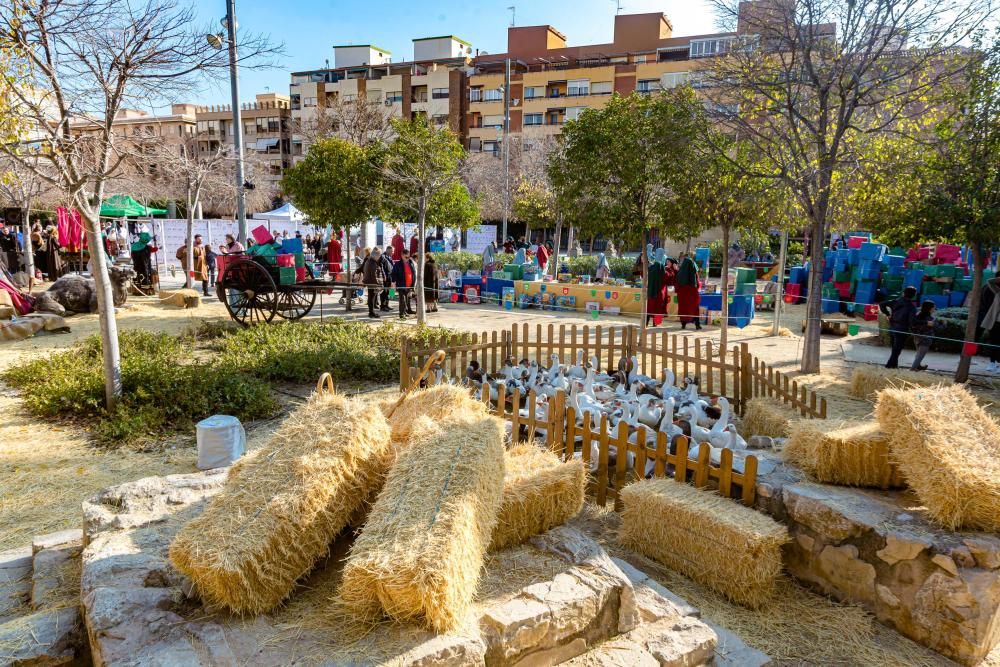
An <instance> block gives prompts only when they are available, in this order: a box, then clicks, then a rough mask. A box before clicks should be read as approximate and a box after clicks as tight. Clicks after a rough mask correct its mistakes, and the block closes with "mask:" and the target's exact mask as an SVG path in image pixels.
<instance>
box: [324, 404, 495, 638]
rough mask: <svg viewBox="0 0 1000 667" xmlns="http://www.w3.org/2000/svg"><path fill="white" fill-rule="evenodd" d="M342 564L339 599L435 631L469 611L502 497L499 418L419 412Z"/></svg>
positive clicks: (353, 609)
mask: <svg viewBox="0 0 1000 667" xmlns="http://www.w3.org/2000/svg"><path fill="white" fill-rule="evenodd" d="M412 426H413V428H412V433H411V437H410V445H409V447H407V448H406V449H405V450H403V451H402V452H401V453H400V455H399V458H398V459H397V461H396V463H395V465H393V467H392V469H391V470H390V472H389V475H388V478H387V479H386V482H385V486H384V487H383V489H382V492H381V493H380V494H379V496H378V499H377V500H376V501H375V505H374V506H373V507H372V510H371V513H370V514H369V515H368V521H367V522H366V523H365V527H364V528H363V529H362V531H361V535H360V536H359V537H358V538H357V540H356V541H355V543H354V545H353V546H352V548H351V552H350V555H349V556H348V558H347V561H346V563H345V565H344V577H343V583H342V585H341V589H340V602H341V604H342V605H343V607H344V608H345V609H346V610H347V611H348V612H350V613H352V614H354V615H355V616H357V617H359V618H361V619H362V620H364V621H367V622H375V621H377V620H378V618H379V617H380V616H381V615H382V614H385V615H388V616H390V617H392V618H395V619H397V620H402V621H411V620H412V621H418V622H421V623H423V624H424V625H426V626H427V627H429V628H430V629H432V630H434V631H437V632H446V631H448V630H449V629H452V628H454V627H455V626H456V625H457V624H458V623H459V622H460V621H461V620H462V619H463V617H464V616H465V615H466V613H467V612H468V611H469V608H470V606H471V604H472V601H473V597H474V596H475V593H476V587H477V584H478V581H479V575H480V570H481V569H482V566H483V558H484V556H485V554H486V550H487V547H488V545H489V542H490V536H491V535H492V533H493V527H494V526H495V524H496V519H497V512H498V510H499V509H500V503H501V500H502V496H503V432H504V431H503V424H502V423H501V422H500V421H499V420H498V419H495V418H493V417H489V416H483V415H469V414H468V413H458V414H453V415H450V418H449V420H448V421H446V422H444V423H438V422H434V421H432V420H430V419H428V418H427V417H418V418H417V419H416V420H415V423H414V424H413V425H412Z"/></svg>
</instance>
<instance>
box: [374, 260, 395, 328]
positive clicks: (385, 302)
mask: <svg viewBox="0 0 1000 667" xmlns="http://www.w3.org/2000/svg"><path fill="white" fill-rule="evenodd" d="M391 253H392V246H386V247H385V252H383V253H382V258H381V259H380V262H381V266H382V273H383V275H384V278H383V280H382V294H381V295H379V307H378V309H379V310H380V311H382V312H383V313H388V312H389V311H390V310H392V309H391V308H389V288H390V287H392V267H393V266H394V264H393V261H392V260H391V259H389V256H390V254H391Z"/></svg>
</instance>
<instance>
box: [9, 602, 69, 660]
mask: <svg viewBox="0 0 1000 667" xmlns="http://www.w3.org/2000/svg"><path fill="white" fill-rule="evenodd" d="M82 642H83V635H82V626H81V623H80V610H79V609H78V608H77V607H67V608H64V609H54V610H46V611H40V612H36V613H34V614H31V615H29V616H23V617H21V618H17V619H14V620H12V621H8V622H6V623H4V624H3V625H0V651H2V652H3V654H2V655H0V660H2V661H3V664H4V665H8V664H9V665H31V666H32V667H49V666H51V665H66V664H70V663H72V662H74V661H75V660H76V658H77V647H78V646H80V645H81V644H82Z"/></svg>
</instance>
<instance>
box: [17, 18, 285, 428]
mask: <svg viewBox="0 0 1000 667" xmlns="http://www.w3.org/2000/svg"><path fill="white" fill-rule="evenodd" d="M212 31H213V30H212V29H211V28H210V27H209V26H203V28H202V29H200V30H199V29H198V27H197V22H196V15H195V12H194V9H193V6H191V5H187V4H181V2H180V0H136V1H135V2H121V1H120V0H39V1H38V2H4V3H2V4H0V41H2V42H4V43H5V44H6V46H7V48H9V49H10V50H11V51H12V52H13V53H14V57H15V60H16V66H17V67H18V74H19V76H6V75H7V74H8V73H7V72H5V73H4V74H5V76H0V98H4V99H8V100H12V103H13V105H14V106H15V107H16V108H17V110H18V112H19V114H21V115H22V117H24V118H27V119H28V120H29V122H30V124H31V125H32V129H33V131H34V132H35V133H37V135H38V136H39V139H38V142H37V143H40V144H41V145H42V150H41V151H39V152H38V154H37V155H38V157H40V158H41V160H40V161H38V162H36V160H35V158H34V157H32V158H30V159H27V158H26V157H25V155H24V151H23V148H22V146H20V145H19V144H16V143H15V144H11V143H4V144H3V145H2V146H0V151H2V152H3V153H5V154H6V155H7V156H8V157H10V158H11V159H13V160H15V161H19V162H21V164H23V165H24V166H25V167H26V168H28V169H30V170H32V171H34V172H35V173H36V174H38V175H39V176H40V177H42V178H43V179H44V180H46V181H48V182H49V183H50V184H51V185H52V186H53V187H56V188H58V189H60V190H61V191H63V192H64V193H65V194H66V197H67V199H68V200H69V201H70V202H71V204H72V205H73V206H74V207H75V208H77V209H78V210H79V211H80V214H81V216H82V218H83V221H84V227H85V231H86V235H87V241H88V244H89V246H90V248H91V249H92V252H93V255H92V258H91V259H92V261H91V272H92V274H93V276H94V280H95V282H96V286H97V297H98V311H99V319H100V325H101V340H102V349H103V362H104V376H105V399H106V405H107V408H108V409H109V410H113V409H114V408H115V407H116V405H117V403H118V399H119V398H120V396H121V391H122V387H121V362H120V354H119V349H118V330H117V325H116V323H115V318H114V305H113V303H112V294H111V282H110V280H109V277H108V271H107V266H106V262H104V261H103V255H102V253H100V252H99V251H98V249H99V248H101V247H102V242H101V230H100V225H99V216H100V207H101V201H102V200H103V198H104V195H105V188H106V184H107V182H108V180H109V179H110V178H113V177H114V176H115V175H116V174H117V173H119V172H120V170H121V169H122V166H123V163H124V162H125V160H126V156H127V151H128V142H127V141H126V140H124V139H123V137H121V136H120V135H118V134H116V132H115V129H114V121H115V118H116V117H117V116H118V114H119V112H120V111H121V110H122V109H123V108H125V105H126V104H127V103H129V102H130V101H132V102H133V103H135V104H136V105H139V104H152V103H154V102H155V101H157V100H161V101H166V100H169V99H172V98H173V96H175V95H179V94H180V93H181V92H183V93H186V94H190V90H191V86H192V85H193V84H195V83H197V81H198V77H200V76H203V75H205V74H211V73H213V72H217V73H220V74H221V73H224V72H226V71H227V69H228V65H229V63H228V55H227V53H226V52H224V51H220V50H216V49H215V48H213V47H212V46H211V45H209V44H208V42H207V41H206V39H205V34H206V33H209V32H212ZM238 41H239V45H240V58H241V62H242V63H243V65H244V66H255V65H258V64H263V60H264V59H266V57H267V56H269V55H273V54H275V53H276V52H277V50H276V49H273V48H272V47H270V46H269V45H268V44H267V41H266V40H265V39H264V38H261V37H257V36H253V35H240V36H239V38H238ZM81 129H82V131H78V130H81ZM42 163H44V168H42V167H41V164H42Z"/></svg>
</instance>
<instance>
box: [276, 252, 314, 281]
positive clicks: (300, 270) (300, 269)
mask: <svg viewBox="0 0 1000 667" xmlns="http://www.w3.org/2000/svg"><path fill="white" fill-rule="evenodd" d="M278 257H281V255H278ZM292 261H293V262H294V261H295V255H292ZM307 277H308V276H307V275H306V267H304V266H296V267H295V282H297V283H300V282H302V281H303V280H305V279H306V278H307Z"/></svg>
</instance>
